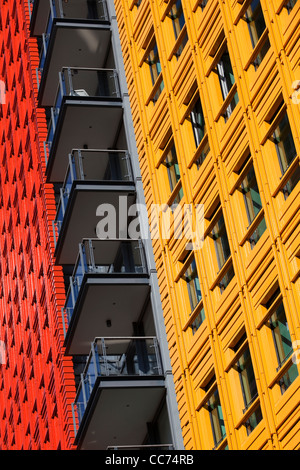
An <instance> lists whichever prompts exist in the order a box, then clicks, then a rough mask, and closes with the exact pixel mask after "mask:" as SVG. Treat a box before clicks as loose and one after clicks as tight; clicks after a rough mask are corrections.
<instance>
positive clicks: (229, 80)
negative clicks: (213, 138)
mask: <svg viewBox="0 0 300 470" xmlns="http://www.w3.org/2000/svg"><path fill="white" fill-rule="evenodd" d="M217 74H218V77H219V83H220V87H221V92H222V96H223V100H224V101H225V100H226V98H227V96H228V95H229V92H230V90H231V88H232V87H233V85H234V83H235V79H234V75H233V71H232V66H231V61H230V57H229V53H228V50H227V49H226V50H225V51H224V52H223V55H222V56H221V58H220V60H219V62H218V64H217ZM238 101H239V97H238V94H237V92H236V93H235V94H234V96H233V99H232V100H231V102H230V104H229V105H228V107H227V109H226V112H225V115H224V118H225V121H226V120H227V119H228V118H229V117H230V116H231V114H232V112H233V110H234V108H235V107H236V105H237V103H238Z"/></svg>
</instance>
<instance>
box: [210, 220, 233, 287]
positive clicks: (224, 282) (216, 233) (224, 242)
mask: <svg viewBox="0 0 300 470" xmlns="http://www.w3.org/2000/svg"><path fill="white" fill-rule="evenodd" d="M210 237H211V238H212V239H213V241H214V248H215V252H216V257H217V263H218V267H219V271H222V278H221V279H220V280H219V282H218V285H219V288H220V291H221V293H223V292H224V290H225V289H226V287H227V286H228V284H229V283H230V281H231V280H232V279H233V277H234V269H233V266H232V262H231V263H229V264H228V266H226V268H224V269H225V271H224V270H223V269H222V268H223V266H224V265H225V264H226V262H227V260H228V259H229V258H230V256H231V252H230V246H229V242H228V237H227V232H226V227H225V222H224V217H223V213H222V212H221V214H219V216H218V218H217V219H216V222H215V224H214V225H213V228H212V230H211V232H210Z"/></svg>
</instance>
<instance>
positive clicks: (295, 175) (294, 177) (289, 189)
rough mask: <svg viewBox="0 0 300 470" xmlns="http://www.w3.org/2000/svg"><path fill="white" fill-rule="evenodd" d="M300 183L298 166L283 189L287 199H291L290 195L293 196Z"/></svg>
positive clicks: (299, 168) (299, 167)
mask: <svg viewBox="0 0 300 470" xmlns="http://www.w3.org/2000/svg"><path fill="white" fill-rule="evenodd" d="M299 181H300V166H299V165H297V166H296V168H295V170H294V171H293V173H292V174H291V176H290V178H289V180H288V182H287V183H286V185H285V186H284V188H283V189H282V191H283V194H284V197H285V199H287V198H288V197H289V195H290V194H291V192H292V191H293V189H294V188H295V187H296V185H297V184H298V183H299Z"/></svg>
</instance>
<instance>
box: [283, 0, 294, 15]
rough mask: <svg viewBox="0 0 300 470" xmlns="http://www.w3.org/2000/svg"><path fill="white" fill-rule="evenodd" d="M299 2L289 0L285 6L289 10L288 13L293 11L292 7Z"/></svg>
mask: <svg viewBox="0 0 300 470" xmlns="http://www.w3.org/2000/svg"><path fill="white" fill-rule="evenodd" d="M296 3H297V0H289V1H288V2H287V3H286V5H285V8H286V9H287V11H288V14H290V13H291V11H292V9H293V8H294V6H295V5H296Z"/></svg>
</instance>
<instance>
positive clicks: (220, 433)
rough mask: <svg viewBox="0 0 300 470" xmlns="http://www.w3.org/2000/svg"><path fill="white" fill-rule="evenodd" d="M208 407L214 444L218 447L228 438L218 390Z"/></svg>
mask: <svg viewBox="0 0 300 470" xmlns="http://www.w3.org/2000/svg"><path fill="white" fill-rule="evenodd" d="M206 406H207V409H208V411H209V416H210V422H211V427H212V432H213V438H214V444H215V446H217V445H218V444H219V443H220V442H221V441H222V440H223V439H224V438H225V436H226V431H225V425H224V419H223V413H222V408H221V403H220V397H219V392H218V389H216V390H215V392H214V393H213V395H212V396H211V397H210V399H209V400H208V402H207V404H206Z"/></svg>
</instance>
